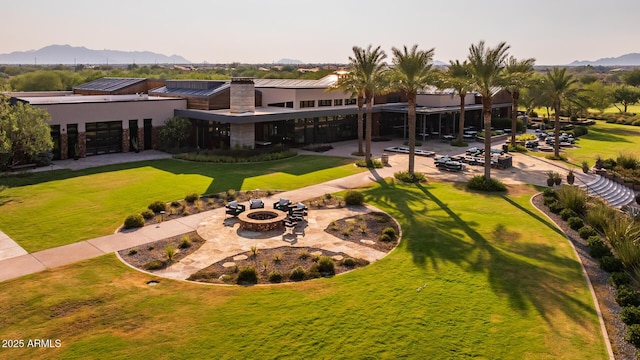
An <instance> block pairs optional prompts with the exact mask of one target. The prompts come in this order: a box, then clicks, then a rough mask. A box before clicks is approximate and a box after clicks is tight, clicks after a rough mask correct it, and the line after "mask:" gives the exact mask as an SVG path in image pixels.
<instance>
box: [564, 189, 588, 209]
mask: <svg viewBox="0 0 640 360" xmlns="http://www.w3.org/2000/svg"><path fill="white" fill-rule="evenodd" d="M558 201H559V202H560V203H561V204H562V206H563V207H565V208H568V209H571V210H573V211H575V212H576V213H578V214H584V211H585V209H586V206H587V193H586V192H585V191H584V190H582V189H580V188H579V187H577V186H566V185H565V186H561V187H560V189H559V190H558Z"/></svg>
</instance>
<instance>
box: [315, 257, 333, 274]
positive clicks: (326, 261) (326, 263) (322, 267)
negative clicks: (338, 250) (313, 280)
mask: <svg viewBox="0 0 640 360" xmlns="http://www.w3.org/2000/svg"><path fill="white" fill-rule="evenodd" d="M318 271H319V272H320V273H321V274H330V275H333V274H335V273H336V267H335V264H334V263H333V259H331V258H330V257H328V256H321V257H320V259H319V260H318Z"/></svg>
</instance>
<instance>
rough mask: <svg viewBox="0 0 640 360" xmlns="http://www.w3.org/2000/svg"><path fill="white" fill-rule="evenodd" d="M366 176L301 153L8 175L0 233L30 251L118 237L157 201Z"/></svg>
mask: <svg viewBox="0 0 640 360" xmlns="http://www.w3.org/2000/svg"><path fill="white" fill-rule="evenodd" d="M360 171H363V169H361V168H357V167H355V166H354V165H353V160H350V159H344V158H337V157H327V156H297V157H294V158H291V159H285V160H279V161H273V162H265V163H252V164H210V163H196V162H187V161H180V160H173V159H168V160H156V161H148V162H139V163H129V164H119V165H112V166H105V167H100V168H93V169H87V170H83V171H76V172H74V171H68V170H65V171H54V172H43V173H37V174H34V175H31V176H29V177H11V178H1V179H0V181H2V183H3V184H5V185H8V186H10V188H9V189H6V190H5V191H3V192H2V193H1V194H0V214H1V216H0V230H2V231H3V232H5V233H6V234H7V235H9V237H11V238H12V239H14V240H15V241H16V242H18V244H20V245H21V246H22V247H23V248H25V249H26V250H27V251H29V252H34V251H39V250H43V249H48V248H52V247H56V246H60V245H65V244H70V243H74V242H77V241H79V240H84V239H90V238H94V237H97V236H103V235H107V234H110V233H113V231H114V230H115V229H117V228H118V226H120V225H121V224H122V222H123V221H124V218H125V217H126V216H127V215H129V214H132V213H136V212H140V211H142V210H144V209H146V207H147V205H149V204H150V203H151V202H153V201H155V200H162V201H167V202H168V201H172V200H177V199H182V198H184V196H185V195H187V194H189V193H194V192H196V193H199V194H212V193H217V192H221V191H226V190H228V189H236V190H253V189H262V190H268V189H270V190H291V189H296V188H300V187H303V186H308V185H312V184H317V183H321V182H324V181H328V180H332V179H335V178H339V177H344V176H348V175H351V174H354V173H357V172H360Z"/></svg>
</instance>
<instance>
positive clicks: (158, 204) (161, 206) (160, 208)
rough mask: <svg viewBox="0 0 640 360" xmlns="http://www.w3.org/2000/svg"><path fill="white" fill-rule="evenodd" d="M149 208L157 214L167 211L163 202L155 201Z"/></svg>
mask: <svg viewBox="0 0 640 360" xmlns="http://www.w3.org/2000/svg"><path fill="white" fill-rule="evenodd" d="M147 208H148V209H149V210H151V211H153V212H154V213H156V214H157V213H159V212H160V211H165V210H166V207H165V203H163V202H162V201H154V202H152V203H151V204H149V206H147Z"/></svg>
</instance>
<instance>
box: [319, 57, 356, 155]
mask: <svg viewBox="0 0 640 360" xmlns="http://www.w3.org/2000/svg"><path fill="white" fill-rule="evenodd" d="M349 70H350V71H349V73H348V74H347V75H346V76H345V77H343V78H339V79H338V82H336V83H335V84H334V85H333V86H331V87H329V88H328V89H327V90H329V91H334V90H342V91H344V92H346V93H348V94H350V98H351V99H353V98H354V97H355V98H356V99H357V100H356V101H357V105H358V154H364V150H363V149H362V140H363V135H364V126H363V123H364V115H363V113H362V108H363V107H364V91H363V89H364V86H363V85H362V83H361V78H360V77H359V76H358V75H359V74H358V72H357V71H356V70H355V68H353V66H350V67H349Z"/></svg>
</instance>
